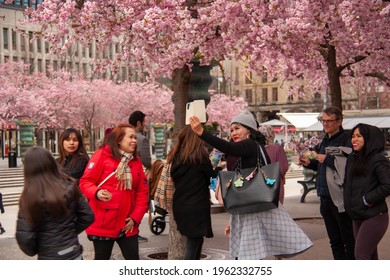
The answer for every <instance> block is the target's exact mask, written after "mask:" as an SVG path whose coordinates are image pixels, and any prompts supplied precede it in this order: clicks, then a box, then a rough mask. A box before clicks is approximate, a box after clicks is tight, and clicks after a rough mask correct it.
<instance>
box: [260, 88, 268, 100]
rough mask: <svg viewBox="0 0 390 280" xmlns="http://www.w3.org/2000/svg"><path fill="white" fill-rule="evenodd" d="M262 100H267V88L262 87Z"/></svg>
mask: <svg viewBox="0 0 390 280" xmlns="http://www.w3.org/2000/svg"><path fill="white" fill-rule="evenodd" d="M261 93H262V94H261V95H262V101H263V102H268V88H263V89H262V92H261Z"/></svg>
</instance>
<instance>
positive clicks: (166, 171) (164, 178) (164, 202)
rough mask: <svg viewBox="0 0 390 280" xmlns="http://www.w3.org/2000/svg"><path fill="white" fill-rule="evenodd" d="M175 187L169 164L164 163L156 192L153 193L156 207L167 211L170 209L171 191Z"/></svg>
mask: <svg viewBox="0 0 390 280" xmlns="http://www.w3.org/2000/svg"><path fill="white" fill-rule="evenodd" d="M174 189H175V187H174V184H173V180H172V177H171V164H170V163H164V167H163V170H162V171H161V175H160V178H159V180H158V184H157V188H156V192H155V193H154V204H155V206H156V207H158V208H160V209H163V210H165V211H167V212H171V210H172V199H173V191H174Z"/></svg>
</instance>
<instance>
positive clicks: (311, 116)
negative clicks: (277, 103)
mask: <svg viewBox="0 0 390 280" xmlns="http://www.w3.org/2000/svg"><path fill="white" fill-rule="evenodd" d="M277 115H279V116H282V117H283V118H284V119H286V120H287V121H288V122H289V123H291V124H292V125H293V126H295V128H296V130H298V131H299V130H300V131H302V130H306V128H308V127H310V126H312V125H314V124H315V123H317V122H318V116H319V115H320V113H277ZM321 128H322V127H321Z"/></svg>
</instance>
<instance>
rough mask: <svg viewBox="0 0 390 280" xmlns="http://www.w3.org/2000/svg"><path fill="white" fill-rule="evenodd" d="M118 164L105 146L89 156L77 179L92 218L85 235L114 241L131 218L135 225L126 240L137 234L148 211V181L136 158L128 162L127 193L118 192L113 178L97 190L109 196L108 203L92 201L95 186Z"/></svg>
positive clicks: (119, 190)
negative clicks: (83, 169) (92, 220)
mask: <svg viewBox="0 0 390 280" xmlns="http://www.w3.org/2000/svg"><path fill="white" fill-rule="evenodd" d="M119 162H120V160H118V159H115V158H113V157H112V154H111V151H110V148H109V146H105V147H103V148H101V149H99V150H97V151H96V152H95V153H94V154H93V155H92V157H91V159H90V160H89V162H88V165H87V168H86V169H85V172H84V175H83V177H81V179H80V184H79V185H80V188H81V191H82V192H83V193H84V195H85V196H86V197H87V199H88V200H89V204H90V206H91V208H92V210H93V212H94V214H95V221H94V223H93V224H91V225H90V226H89V227H88V228H87V230H86V233H87V234H88V235H96V236H104V237H110V238H116V237H118V235H119V233H120V231H121V230H122V229H123V228H124V226H125V224H126V219H127V218H128V217H130V218H132V219H133V220H134V221H135V223H136V225H135V227H134V229H133V231H132V232H127V234H126V236H132V235H136V234H138V225H139V224H140V223H141V220H142V218H143V216H144V215H145V213H146V211H147V209H148V181H147V179H146V176H145V173H144V171H143V169H142V163H141V160H140V159H139V158H138V159H132V160H131V161H130V162H129V167H130V169H131V175H132V177H133V184H132V189H131V190H121V189H118V188H117V185H118V183H119V182H118V180H117V179H116V178H115V175H113V176H112V177H110V178H109V179H108V180H107V181H106V182H105V183H104V184H103V185H102V186H101V187H100V188H101V189H106V190H108V191H109V192H110V193H111V194H112V198H111V200H110V201H100V200H98V199H97V197H96V193H97V191H98V190H99V189H100V188H98V187H97V186H98V185H99V184H100V182H102V181H103V180H104V179H105V178H106V177H107V176H108V175H110V174H111V173H112V172H113V171H114V170H116V168H117V166H118V164H119Z"/></svg>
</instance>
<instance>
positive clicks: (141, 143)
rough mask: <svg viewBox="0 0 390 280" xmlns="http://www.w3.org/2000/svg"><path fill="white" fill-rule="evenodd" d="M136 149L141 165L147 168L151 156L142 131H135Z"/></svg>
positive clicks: (150, 164) (150, 161)
mask: <svg viewBox="0 0 390 280" xmlns="http://www.w3.org/2000/svg"><path fill="white" fill-rule="evenodd" d="M137 151H138V152H139V155H140V157H141V160H142V165H143V166H144V167H145V168H146V169H149V168H150V167H151V166H152V156H151V155H150V147H149V140H148V138H146V136H145V135H143V134H142V133H137Z"/></svg>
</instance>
